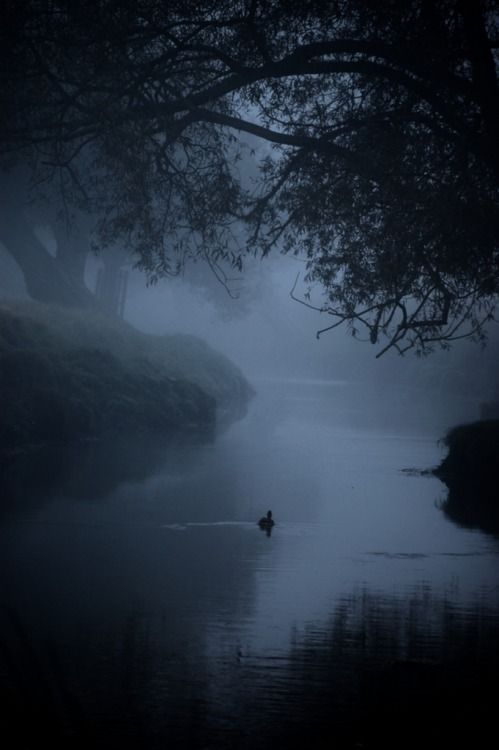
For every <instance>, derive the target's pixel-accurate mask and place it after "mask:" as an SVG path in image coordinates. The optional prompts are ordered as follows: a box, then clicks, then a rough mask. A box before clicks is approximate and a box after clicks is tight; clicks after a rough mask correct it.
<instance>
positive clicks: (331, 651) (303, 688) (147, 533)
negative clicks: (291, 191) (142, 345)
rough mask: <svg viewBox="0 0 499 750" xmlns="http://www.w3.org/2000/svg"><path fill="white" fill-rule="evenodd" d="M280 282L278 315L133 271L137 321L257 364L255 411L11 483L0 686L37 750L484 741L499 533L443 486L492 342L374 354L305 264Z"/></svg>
mask: <svg viewBox="0 0 499 750" xmlns="http://www.w3.org/2000/svg"><path fill="white" fill-rule="evenodd" d="M278 268H279V270H276V267H275V266H274V265H272V264H269V265H265V264H262V265H260V266H257V267H256V268H254V269H253V270H252V271H251V273H250V274H249V277H248V281H247V283H248V284H250V286H251V288H252V290H253V291H254V290H255V288H256V289H257V290H258V295H257V301H256V302H254V303H253V302H252V297H251V295H250V296H249V297H244V292H241V299H240V300H232V299H231V298H230V297H227V296H225V297H223V298H222V299H223V302H221V301H220V299H219V298H218V297H217V295H218V294H222V295H226V292H225V290H223V289H222V288H218V287H215V288H214V289H213V288H211V287H210V288H208V289H207V288H206V286H203V285H201V287H199V286H198V287H196V286H193V285H192V284H190V283H189V281H188V279H187V280H186V279H184V280H183V281H180V280H179V281H175V280H169V281H168V282H164V283H162V284H160V285H158V286H157V287H153V288H146V287H145V285H144V281H143V279H142V278H141V277H140V276H138V275H135V274H132V275H131V278H130V284H129V295H128V299H127V305H126V308H125V316H126V318H127V320H128V321H129V322H131V323H132V324H133V325H134V326H136V327H137V328H139V329H141V330H143V331H145V332H150V333H154V334H158V335H161V334H163V333H187V334H193V335H199V336H202V337H203V338H205V339H206V340H207V341H208V343H209V344H210V345H211V346H213V347H214V348H216V349H218V350H220V351H222V352H223V353H225V354H226V355H227V356H229V357H230V358H231V359H232V360H233V361H234V362H235V363H236V364H237V365H239V366H240V367H241V369H242V370H243V372H244V373H245V375H246V376H247V377H248V379H249V380H250V382H251V385H252V386H253V388H254V390H255V396H254V398H253V399H252V401H251V404H250V408H249V411H248V414H247V415H246V416H245V417H244V418H242V419H240V420H239V421H237V422H235V423H233V424H232V425H231V426H230V427H228V428H227V427H225V428H224V429H222V430H220V432H219V434H217V435H215V436H210V437H208V436H204V437H203V436H201V437H200V438H199V439H198V440H196V441H194V442H193V441H192V440H191V439H188V438H182V439H180V438H169V439H165V440H161V439H154V440H146V439H145V438H144V437H140V438H139V437H135V438H133V437H130V438H128V437H126V436H125V435H123V436H121V437H120V438H119V439H115V440H113V441H112V442H106V441H104V442H100V443H93V442H90V443H86V444H82V445H77V446H66V447H64V446H59V447H57V446H55V447H51V448H45V449H44V450H40V451H39V452H38V453H37V454H35V455H31V456H30V457H29V459H27V460H26V461H24V462H23V461H22V460H19V461H18V462H17V463H16V465H15V467H11V468H10V469H9V471H7V472H6V473H5V475H4V477H3V485H2V486H3V491H4V494H5V498H4V501H3V504H2V511H1V518H0V569H1V570H2V582H1V593H2V601H3V605H4V606H3V607H2V610H1V620H0V630H1V636H2V644H3V649H4V654H5V658H4V660H3V662H2V664H3V666H2V671H1V672H0V688H1V691H2V692H1V694H2V696H4V704H5V709H6V711H5V715H6V717H7V722H8V724H9V727H10V729H11V730H12V731H15V732H16V734H17V737H18V744H19V746H23V742H24V743H25V745H26V746H30V745H29V743H30V742H32V741H33V738H34V737H36V738H38V739H40V738H44V739H47V741H48V740H50V742H51V744H52V746H53V747H58V746H61V747H62V746H67V744H68V743H70V744H72V745H73V746H75V745H76V746H78V747H79V746H80V745H81V746H82V747H83V746H85V747H88V746H92V747H106V748H109V747H112V746H120V747H121V748H127V747H130V748H135V747H147V748H163V747H164V746H165V743H167V744H168V746H169V747H174V748H177V747H178V748H185V747H192V748H199V749H201V748H220V749H221V750H224V748H234V747H236V748H262V749H265V748H276V747H277V748H279V747H289V746H290V742H291V741H296V742H299V743H300V744H301V745H303V746H306V745H307V744H308V745H310V746H312V747H331V746H338V747H340V748H342V747H345V748H350V747H352V748H354V747H379V746H382V747H385V748H386V747H400V746H401V742H402V746H404V747H421V746H423V744H424V743H425V742H426V740H427V737H428V734H429V733H430V732H431V733H433V734H432V736H433V737H439V738H440V739H439V743H440V746H441V747H446V746H449V747H450V746H453V745H454V744H455V742H457V740H458V739H462V738H463V737H465V738H466V739H467V741H469V742H470V743H472V744H473V743H476V742H477V741H479V740H480V737H482V736H483V737H486V735H487V730H488V728H489V724H490V716H493V715H494V712H493V710H492V709H491V711H490V714H487V706H489V705H490V703H491V701H492V700H493V697H494V695H495V694H496V691H495V688H494V679H495V678H494V675H495V674H496V671H497V667H498V666H499V653H498V648H497V637H496V636H497V627H498V624H499V623H498V617H499V569H498V565H497V563H498V554H499V545H498V542H497V539H496V538H494V537H493V536H488V535H486V534H483V533H482V532H480V531H478V530H476V529H468V528H463V527H460V526H459V525H457V524H456V523H453V522H451V521H450V520H449V519H448V518H447V517H446V515H445V514H444V512H443V510H442V508H443V507H444V503H445V499H446V490H445V487H444V485H443V484H441V483H440V482H439V481H438V480H437V479H436V478H434V477H432V476H428V475H423V474H422V473H421V472H422V471H424V470H427V469H429V468H432V467H434V466H436V465H437V464H438V463H439V461H440V460H441V458H442V456H443V454H444V449H443V448H442V446H441V445H440V444H439V439H440V438H441V437H442V436H443V435H444V434H445V432H446V431H447V429H448V428H449V427H451V426H452V425H453V424H456V423H458V422H461V421H468V420H474V419H476V418H477V417H478V414H479V409H480V402H481V401H483V400H487V399H489V398H492V397H493V395H494V378H493V372H494V368H493V365H494V362H495V343H494V335H492V341H491V344H492V346H491V347H490V348H489V350H487V351H486V352H483V351H481V350H480V349H479V348H478V347H474V348H473V347H470V345H467V347H468V348H467V347H464V346H463V347H461V348H457V349H456V350H455V352H453V353H443V354H442V355H439V354H438V353H437V354H436V355H435V356H434V357H432V358H430V359H428V360H418V359H416V358H414V357H406V358H403V359H402V358H396V357H394V356H392V355H391V354H388V355H386V356H385V357H383V358H381V359H380V360H376V359H375V352H374V350H373V348H372V347H370V346H369V345H367V344H361V343H359V342H356V341H353V340H352V337H351V336H350V335H349V334H348V333H347V332H345V331H334V332H331V333H329V334H325V335H324V337H323V338H321V340H320V341H317V340H316V338H315V332H316V330H317V329H318V328H320V327H323V321H324V317H323V316H320V315H319V314H318V313H317V312H314V311H312V310H309V309H307V308H306V307H304V306H302V305H299V304H298V303H296V302H293V301H291V300H290V298H289V291H290V289H291V288H292V285H293V283H294V279H295V277H296V268H297V264H296V263H295V262H293V261H291V260H290V261H289V262H287V263H285V262H283V264H282V265H279V267H278ZM90 275H91V274H90ZM239 303H241V308H240V309H239V311H238V308H237V305H238V304H239ZM326 323H327V319H326ZM492 334H494V332H493V331H492ZM487 363H489V364H490V368H489V369H488V367H487ZM269 509H271V510H272V512H273V514H274V518H275V520H276V525H275V526H274V527H273V528H272V529H271V530H267V531H266V530H265V529H264V530H261V529H260V528H259V527H258V526H257V523H256V521H257V519H258V518H260V517H261V516H262V515H264V514H265V513H266V512H267V510H269ZM464 712H467V714H466V715H467V716H471V717H473V719H472V720H471V719H470V720H469V721H467V722H464V723H463V722H460V721H458V720H457V719H456V716H460V715H463V716H464V715H465V714H464ZM26 716H29V717H31V719H32V721H30V722H29V723H26V721H25V717H26ZM33 727H36V730H35V731H33ZM401 732H402V733H401ZM401 738H402V740H401Z"/></svg>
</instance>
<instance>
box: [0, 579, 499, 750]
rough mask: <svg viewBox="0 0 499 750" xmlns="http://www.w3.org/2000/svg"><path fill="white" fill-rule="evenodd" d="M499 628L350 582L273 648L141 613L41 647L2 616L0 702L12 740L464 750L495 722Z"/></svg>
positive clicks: (442, 605) (486, 612) (493, 614)
mask: <svg viewBox="0 0 499 750" xmlns="http://www.w3.org/2000/svg"><path fill="white" fill-rule="evenodd" d="M498 624H499V623H498V611H497V609H496V608H491V607H490V606H489V605H488V604H487V603H486V601H485V600H480V599H479V600H477V601H476V602H475V605H474V606H473V607H472V608H457V607H455V606H454V605H453V604H451V603H449V602H448V601H446V600H445V599H441V598H439V597H438V596H436V595H435V594H434V592H433V591H432V589H431V587H429V586H421V587H420V588H419V589H417V590H413V591H412V592H407V595H406V596H405V597H399V596H386V595H380V594H377V593H375V592H370V591H369V590H365V589H359V590H357V591H355V592H351V593H350V594H348V595H344V596H343V597H341V598H340V599H339V601H338V602H337V604H336V606H335V608H334V610H333V612H332V614H331V616H330V618H329V620H328V621H327V622H325V623H323V622H310V623H309V624H308V625H307V627H306V628H305V629H304V630H303V631H297V630H296V629H294V630H293V629H292V630H291V631H290V633H289V641H288V643H287V648H286V650H285V651H284V653H282V654H281V655H276V654H274V655H271V654H258V653H252V652H251V649H248V647H247V646H245V645H244V643H242V642H241V643H240V644H239V647H238V648H237V649H234V647H233V646H234V643H235V641H234V640H232V639H230V638H227V641H226V648H225V649H219V650H218V651H217V652H216V653H213V652H210V650H206V648H203V643H202V641H200V640H199V639H198V638H196V637H194V638H192V634H191V633H189V632H185V633H184V634H183V635H181V634H180V633H177V640H175V639H172V631H171V628H170V625H169V623H168V618H167V616H166V615H165V616H164V617H163V618H157V617H150V616H147V615H146V613H145V612H144V611H142V612H138V611H137V612H136V613H135V614H134V615H133V616H131V617H129V618H128V619H126V620H125V621H124V622H123V623H122V626H121V628H118V629H117V630H116V631H114V632H105V633H103V634H101V636H100V638H99V646H98V648H95V640H94V641H93V645H92V646H91V645H90V644H89V643H88V641H85V640H84V639H82V641H81V642H78V643H74V642H73V643H71V644H65V643H64V642H62V643H61V642H57V643H51V644H50V647H49V648H48V649H46V650H44V651H41V650H40V644H37V643H36V642H35V643H34V642H33V639H32V637H31V635H30V633H29V631H28V630H27V629H26V628H24V626H23V624H22V623H21V622H20V620H19V619H18V618H17V617H16V615H15V614H12V613H10V623H9V625H10V627H11V629H12V631H13V632H12V634H11V635H12V637H11V639H10V643H11V644H12V643H14V644H15V647H16V648H15V650H13V648H12V646H11V649H10V651H9V652H8V656H9V659H8V664H7V667H8V668H7V680H9V681H10V685H9V687H10V690H9V691H7V692H6V693H4V695H3V698H4V702H3V706H4V708H6V709H7V710H6V712H5V717H6V720H7V724H8V726H9V727H10V728H11V729H14V730H15V734H16V736H17V738H18V746H20V747H29V746H30V744H29V743H30V742H34V741H35V740H36V744H38V743H39V742H42V741H48V740H49V739H50V742H51V746H52V747H58V746H59V743H60V746H61V747H62V745H63V744H64V743H65V742H66V743H67V742H68V741H71V743H76V746H79V745H80V744H81V746H84V745H85V746H87V747H88V746H92V747H114V746H116V747H117V746H121V747H125V748H128V747H130V748H131V747H147V748H156V747H158V748H159V747H164V744H165V742H166V743H167V744H168V747H174V748H177V747H178V748H181V747H189V748H206V747H212V748H234V747H237V748H265V749H266V748H281V747H282V748H284V747H289V746H290V745H292V746H297V743H298V746H300V743H302V744H303V745H305V744H307V745H308V746H311V747H314V748H315V747H317V748H321V747H324V748H326V747H340V748H343V747H344V748H350V747H351V748H354V747H366V748H370V747H388V748H392V747H393V748H395V747H401V746H403V747H414V748H416V747H422V746H428V747H443V748H445V747H449V748H450V747H455V746H457V745H458V741H460V742H468V743H469V746H472V747H473V746H478V745H479V744H480V743H481V742H485V740H486V738H487V737H488V736H490V733H491V732H492V731H493V729H494V722H495V708H494V707H495V705H496V701H497V686H496V675H497V668H498V667H499V652H498V640H497V633H498ZM80 635H83V634H80ZM87 635H91V634H87ZM92 635H94V636H95V634H92ZM69 645H71V648H69ZM75 646H78V649H77V650H76V651H75V650H74V649H75ZM2 676H3V677H5V675H2ZM27 716H29V718H30V721H29V723H26V717H27Z"/></svg>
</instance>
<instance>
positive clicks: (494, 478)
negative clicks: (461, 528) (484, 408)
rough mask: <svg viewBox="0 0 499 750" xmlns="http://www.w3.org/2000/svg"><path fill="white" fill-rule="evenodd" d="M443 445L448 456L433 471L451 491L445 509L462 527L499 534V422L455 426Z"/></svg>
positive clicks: (496, 420)
mask: <svg viewBox="0 0 499 750" xmlns="http://www.w3.org/2000/svg"><path fill="white" fill-rule="evenodd" d="M443 442H444V444H445V445H446V447H447V448H448V454H447V456H446V457H445V458H444V460H443V461H442V463H441V464H440V466H438V468H437V469H436V470H435V472H434V473H435V474H436V476H438V477H439V479H441V480H442V481H443V482H445V484H446V485H447V487H448V488H449V494H448V498H447V500H446V501H445V503H444V505H443V510H444V511H445V512H446V513H447V515H448V516H450V517H451V518H452V519H453V520H455V521H457V522H459V523H461V524H462V525H465V526H473V527H479V528H482V529H484V530H485V531H491V532H494V533H497V532H499V493H498V491H497V486H498V472H499V419H490V420H484V421H481V422H473V423H471V424H464V425H459V426H457V427H454V428H453V429H451V430H450V431H449V432H448V433H447V435H446V436H445V438H444V440H443Z"/></svg>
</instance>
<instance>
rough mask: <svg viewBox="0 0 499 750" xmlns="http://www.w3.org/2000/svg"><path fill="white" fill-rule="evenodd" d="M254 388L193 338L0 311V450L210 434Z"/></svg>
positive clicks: (35, 308) (97, 319)
mask: <svg viewBox="0 0 499 750" xmlns="http://www.w3.org/2000/svg"><path fill="white" fill-rule="evenodd" d="M250 393H251V389H250V387H249V385H248V384H247V382H246V381H245V379H244V378H243V376H242V375H241V373H240V371H239V370H238V369H237V368H236V367H235V366H234V365H233V364H232V363H231V362H230V361H229V360H228V359H227V358H226V357H224V356H222V355H220V354H218V353H217V352H215V351H213V350H212V349H210V348H209V347H208V346H207V345H206V344H204V342H202V341H199V340H197V339H196V338H194V337H182V336H173V337H166V336H161V337H159V336H150V335H147V334H143V333H140V332H138V331H136V330H135V329H133V328H132V327H131V326H129V325H127V324H126V323H123V322H121V321H111V320H108V319H107V318H105V317H102V316H100V315H98V314H90V313H87V312H78V311H73V310H67V309H65V308H64V309H63V308H56V307H49V306H44V305H39V304H34V303H17V304H5V303H4V304H2V305H0V395H1V401H0V406H1V413H0V449H1V450H2V451H3V452H4V453H5V452H10V451H12V450H18V449H20V448H25V447H27V446H29V445H36V444H40V443H47V442H52V441H61V440H63V441H73V440H81V439H86V438H96V437H97V438H98V437H101V436H102V435H104V434H107V433H120V434H122V433H123V432H129V433H132V434H133V433H137V434H145V433H154V432H159V433H171V432H173V431H178V430H200V429H203V430H205V429H213V427H214V425H215V421H216V413H217V407H218V411H219V412H222V413H223V414H224V416H227V415H229V414H230V415H231V416H238V414H237V413H235V408H234V407H235V406H236V404H237V410H238V411H239V410H240V409H241V408H243V406H244V405H245V404H246V403H247V400H248V398H249V396H250Z"/></svg>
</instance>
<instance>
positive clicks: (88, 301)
mask: <svg viewBox="0 0 499 750" xmlns="http://www.w3.org/2000/svg"><path fill="white" fill-rule="evenodd" d="M0 219H1V220H0V241H1V242H2V243H3V244H4V245H5V248H6V249H7V251H8V252H9V253H10V254H11V255H12V257H13V258H14V260H15V261H16V262H17V264H18V265H19V267H20V269H21V271H22V273H23V276H24V281H25V283H26V289H27V291H28V294H29V295H30V296H31V297H32V298H33V299H35V300H37V301H39V302H45V303H48V304H56V305H64V306H67V307H82V308H91V307H95V306H96V301H95V298H94V295H93V294H92V293H91V292H90V291H89V290H88V289H87V288H86V287H85V286H84V284H83V280H81V281H78V280H77V279H75V278H73V276H72V275H71V274H69V273H68V272H67V271H66V270H65V268H64V266H63V264H62V263H59V262H58V261H57V260H56V258H53V257H52V256H51V255H50V253H49V252H48V250H47V249H46V248H45V247H44V245H43V244H42V243H41V242H40V240H39V239H38V238H37V237H36V235H35V234H34V232H33V227H32V226H31V224H30V223H29V222H28V221H27V219H26V217H25V216H24V213H23V211H22V210H20V209H17V210H16V209H13V208H12V206H9V210H8V215H7V212H2V215H1V217H0Z"/></svg>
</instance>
